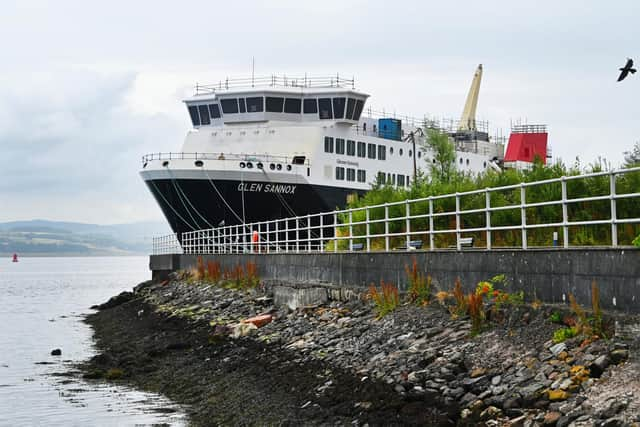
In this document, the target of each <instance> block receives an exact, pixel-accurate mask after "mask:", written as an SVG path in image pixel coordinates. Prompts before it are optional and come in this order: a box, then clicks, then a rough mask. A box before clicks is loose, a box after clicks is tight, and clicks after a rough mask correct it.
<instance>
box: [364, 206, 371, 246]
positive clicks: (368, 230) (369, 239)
mask: <svg viewBox="0 0 640 427" xmlns="http://www.w3.org/2000/svg"><path fill="white" fill-rule="evenodd" d="M364 213H365V217H366V223H367V224H366V227H367V252H370V251H371V237H370V235H371V227H370V225H369V219H370V215H369V208H368V207H367V208H366V209H365V210H364Z"/></svg>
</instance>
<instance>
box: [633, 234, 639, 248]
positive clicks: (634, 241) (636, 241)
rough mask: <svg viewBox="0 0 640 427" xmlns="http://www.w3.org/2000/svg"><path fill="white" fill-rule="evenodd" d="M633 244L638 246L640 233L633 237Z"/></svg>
mask: <svg viewBox="0 0 640 427" xmlns="http://www.w3.org/2000/svg"><path fill="white" fill-rule="evenodd" d="M633 246H635V247H637V248H640V234H638V236H637V237H636V238H635V239H633Z"/></svg>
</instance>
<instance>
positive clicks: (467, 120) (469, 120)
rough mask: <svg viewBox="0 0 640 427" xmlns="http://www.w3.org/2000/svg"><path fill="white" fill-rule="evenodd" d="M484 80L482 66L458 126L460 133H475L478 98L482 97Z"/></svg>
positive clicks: (474, 79)
mask: <svg viewBox="0 0 640 427" xmlns="http://www.w3.org/2000/svg"><path fill="white" fill-rule="evenodd" d="M481 80H482V64H480V65H478V68H477V69H476V72H475V74H474V75H473V81H472V82H471V88H470V89H469V94H468V95H467V102H465V103H464V110H463V111H462V117H460V124H459V125H458V132H464V131H475V130H477V129H476V108H477V107H478V96H479V95H480V81H481Z"/></svg>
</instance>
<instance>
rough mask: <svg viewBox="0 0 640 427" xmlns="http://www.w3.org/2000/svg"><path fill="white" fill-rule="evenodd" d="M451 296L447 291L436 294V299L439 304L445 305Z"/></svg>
mask: <svg viewBox="0 0 640 427" xmlns="http://www.w3.org/2000/svg"><path fill="white" fill-rule="evenodd" d="M450 296H451V294H450V293H449V292H447V291H439V292H438V293H437V294H436V299H437V300H438V303H439V304H440V305H444V304H445V303H446V301H447V298H449V297H450Z"/></svg>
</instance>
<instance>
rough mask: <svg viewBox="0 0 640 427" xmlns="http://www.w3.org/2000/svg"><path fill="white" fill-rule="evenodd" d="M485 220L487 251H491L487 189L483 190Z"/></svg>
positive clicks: (489, 208) (489, 198)
mask: <svg viewBox="0 0 640 427" xmlns="http://www.w3.org/2000/svg"><path fill="white" fill-rule="evenodd" d="M484 197H485V211H484V215H485V219H486V226H487V231H486V233H487V250H491V192H490V191H489V189H488V188H486V189H485V193H484Z"/></svg>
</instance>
